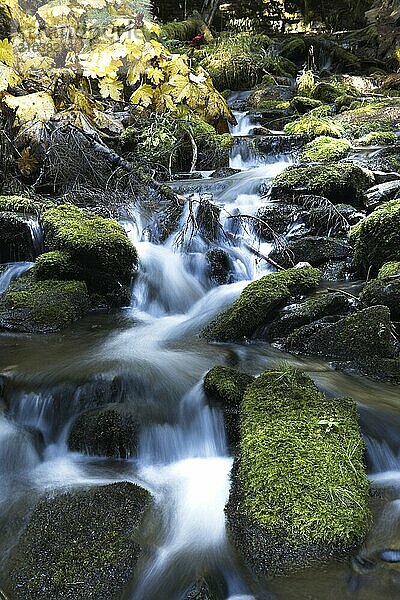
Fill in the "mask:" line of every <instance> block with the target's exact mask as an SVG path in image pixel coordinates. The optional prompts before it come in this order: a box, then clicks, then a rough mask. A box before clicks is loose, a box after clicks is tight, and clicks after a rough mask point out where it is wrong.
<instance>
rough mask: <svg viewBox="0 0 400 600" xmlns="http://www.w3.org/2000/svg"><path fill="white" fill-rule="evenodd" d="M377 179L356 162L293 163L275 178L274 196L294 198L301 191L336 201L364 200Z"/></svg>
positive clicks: (272, 193) (356, 202)
mask: <svg viewBox="0 0 400 600" xmlns="http://www.w3.org/2000/svg"><path fill="white" fill-rule="evenodd" d="M373 183H374V177H373V174H372V173H371V172H370V171H368V170H366V169H362V168H361V167H359V166H357V165H353V164H345V163H334V164H329V165H311V166H309V167H291V168H288V169H286V171H284V172H283V173H281V174H280V175H278V176H277V177H276V178H275V180H274V182H273V185H272V188H271V199H272V200H280V201H284V200H287V201H290V200H291V199H293V195H294V194H296V193H301V194H316V195H319V196H324V197H326V198H328V199H329V200H331V202H333V203H335V204H340V203H346V204H349V203H350V204H354V203H355V204H360V203H361V201H362V193H363V191H365V190H366V189H367V188H368V187H370V186H371V185H373Z"/></svg>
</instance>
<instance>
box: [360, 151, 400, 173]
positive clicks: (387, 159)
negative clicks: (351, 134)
mask: <svg viewBox="0 0 400 600" xmlns="http://www.w3.org/2000/svg"><path fill="white" fill-rule="evenodd" d="M368 166H369V167H370V168H371V169H372V170H373V171H384V172H387V173H393V172H394V173H400V144H393V146H389V147H387V148H382V150H379V151H378V152H376V153H374V154H373V156H371V157H370V158H369V160H368Z"/></svg>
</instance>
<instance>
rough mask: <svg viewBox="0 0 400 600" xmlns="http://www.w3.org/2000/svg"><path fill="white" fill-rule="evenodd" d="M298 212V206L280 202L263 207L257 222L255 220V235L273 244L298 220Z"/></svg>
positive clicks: (259, 211) (258, 213)
mask: <svg viewBox="0 0 400 600" xmlns="http://www.w3.org/2000/svg"><path fill="white" fill-rule="evenodd" d="M298 210H299V209H298V207H297V206H294V205H292V204H283V203H280V202H274V203H272V204H266V205H265V206H261V208H259V209H258V211H257V214H256V218H257V220H254V231H255V233H256V234H257V235H258V237H259V238H260V240H262V241H263V242H264V241H265V242H273V241H274V239H276V236H279V235H282V234H284V233H285V232H286V231H287V230H288V228H289V227H290V225H291V224H292V223H293V222H294V221H295V220H296V215H297V213H298Z"/></svg>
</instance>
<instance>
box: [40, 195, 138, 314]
mask: <svg viewBox="0 0 400 600" xmlns="http://www.w3.org/2000/svg"><path fill="white" fill-rule="evenodd" d="M42 223H43V228H44V232H45V240H46V244H47V246H48V248H49V249H50V250H52V251H60V252H61V254H58V255H54V254H53V253H52V254H51V255H50V256H46V257H45V258H43V259H42V261H41V262H39V267H38V269H37V272H39V273H40V272H42V273H43V272H45V271H46V269H47V271H49V270H50V271H52V272H53V273H54V276H55V275H56V273H57V269H58V273H57V278H60V279H62V278H64V277H65V271H71V272H74V271H75V272H76V273H77V274H79V273H81V274H80V276H79V278H80V279H83V280H84V281H85V282H86V283H87V285H88V288H89V290H90V291H91V292H100V293H104V294H109V295H110V297H111V296H112V295H113V294H114V295H116V303H117V304H118V299H119V295H120V292H121V288H122V286H127V285H129V283H130V281H131V279H132V275H133V271H134V268H135V267H136V266H137V254H136V250H135V248H134V247H133V245H132V244H131V242H130V241H129V239H128V236H127V234H126V233H125V231H124V229H123V228H122V226H121V225H119V223H117V222H116V221H114V220H112V219H104V218H102V217H98V216H96V215H94V214H93V213H90V212H89V211H85V210H82V209H80V208H77V207H76V206H73V205H72V204H63V205H60V206H57V207H55V208H52V209H50V210H48V211H46V212H45V213H44V214H43V215H42ZM68 257H69V259H68ZM68 263H69V264H68ZM50 267H51V268H50ZM123 299H125V295H123Z"/></svg>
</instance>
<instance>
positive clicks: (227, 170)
mask: <svg viewBox="0 0 400 600" xmlns="http://www.w3.org/2000/svg"><path fill="white" fill-rule="evenodd" d="M236 173H240V169H232V168H231V167H221V168H220V169H217V170H216V171H214V172H213V173H212V174H211V177H212V178H213V179H224V178H225V177H231V175H236Z"/></svg>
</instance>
